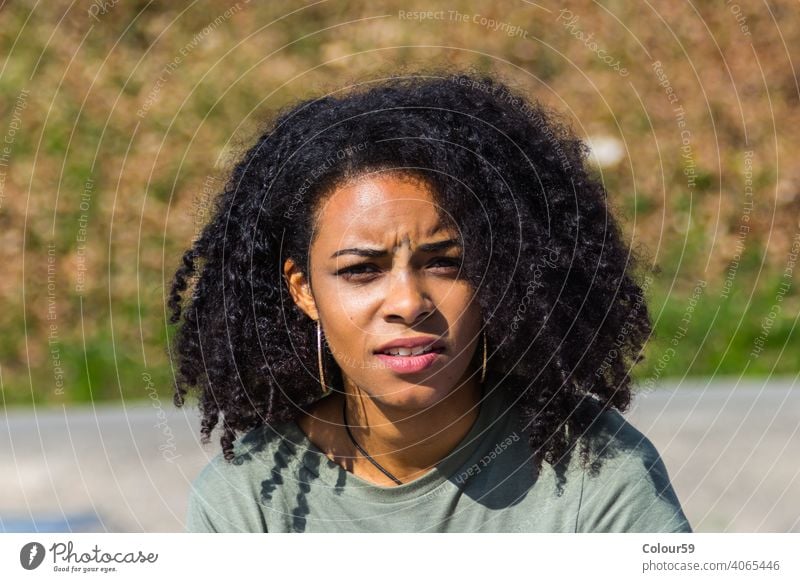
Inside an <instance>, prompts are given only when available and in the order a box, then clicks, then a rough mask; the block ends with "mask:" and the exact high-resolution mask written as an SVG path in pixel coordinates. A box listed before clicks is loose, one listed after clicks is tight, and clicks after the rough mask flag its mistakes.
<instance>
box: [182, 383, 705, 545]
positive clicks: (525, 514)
mask: <svg viewBox="0 0 800 582" xmlns="http://www.w3.org/2000/svg"><path fill="white" fill-rule="evenodd" d="M524 428H525V427H524V423H523V422H521V420H520V416H519V413H518V412H517V410H516V408H515V407H514V406H513V403H512V399H511V398H510V397H509V396H508V395H506V394H505V393H503V392H502V391H501V390H499V389H495V390H493V391H492V392H491V393H490V395H489V396H487V397H485V398H484V399H483V400H482V401H481V404H480V409H479V413H478V417H477V419H476V421H475V422H474V424H473V425H472V427H471V429H470V430H469V432H468V434H467V435H466V436H465V437H464V438H463V439H462V441H461V442H460V443H459V445H458V446H457V447H456V448H455V449H454V450H453V451H452V452H451V453H450V454H449V455H448V456H447V457H445V458H444V459H443V460H442V461H441V462H440V463H439V464H437V465H436V466H435V467H434V468H433V469H431V470H430V471H428V472H427V473H425V474H424V475H422V476H420V477H419V478H417V479H415V480H413V481H410V482H407V483H404V484H402V485H398V486H386V487H383V486H378V485H375V484H372V483H370V482H368V481H366V480H364V479H361V478H360V477H357V476H356V475H354V474H353V473H350V472H348V471H346V470H345V469H344V468H343V467H341V466H340V465H338V464H337V463H334V462H333V461H332V460H330V459H329V458H328V457H326V456H325V454H324V453H322V451H320V450H319V449H318V448H317V447H316V446H315V445H314V444H313V443H312V442H311V441H310V440H309V439H308V437H307V436H306V435H305V433H304V432H303V431H302V430H301V429H300V427H299V426H298V425H297V424H296V423H295V422H291V423H284V424H281V425H278V426H272V427H271V426H267V425H264V426H261V427H258V428H256V429H253V430H251V431H250V432H248V433H247V434H245V435H244V436H242V437H240V438H239V439H237V440H236V442H235V443H234V453H235V455H236V457H235V459H234V460H233V461H232V462H231V463H229V462H227V461H225V459H224V458H223V457H222V454H221V453H219V454H217V456H215V457H214V458H213V459H212V460H211V462H210V463H209V464H208V465H207V466H206V467H205V468H204V469H203V470H202V471H201V472H200V474H199V475H198V476H197V477H196V478H195V479H194V481H193V483H192V488H191V492H190V496H189V505H188V512H187V521H186V527H187V530H188V531H191V532H664V533H667V532H691V531H692V529H691V527H690V525H689V522H688V520H687V519H686V516H685V515H684V513H683V510H682V509H681V506H680V503H679V501H678V498H677V497H676V495H675V492H674V491H673V488H672V486H671V484H670V481H669V476H668V474H667V469H666V467H665V466H664V463H663V462H662V460H661V458H660V456H659V454H658V452H657V450H656V449H655V447H654V446H653V444H652V443H651V442H650V441H649V440H648V439H647V438H646V437H644V436H643V435H642V433H640V432H639V431H638V430H637V429H636V428H634V427H633V426H632V425H631V424H629V423H628V422H627V421H626V420H625V418H624V417H623V416H622V415H620V414H619V413H617V412H616V411H610V410H606V411H603V412H601V413H600V414H599V415H598V417H597V420H596V421H595V422H594V424H593V425H592V426H591V428H590V429H589V430H587V431H586V433H584V435H582V437H581V438H582V439H583V438H592V439H593V441H592V442H596V443H600V444H601V445H602V446H600V447H597V448H596V450H597V455H596V457H593V458H597V459H600V460H601V461H602V463H601V465H600V470H599V472H598V473H597V474H596V475H591V474H590V473H589V472H588V471H587V470H584V469H583V468H582V467H581V466H580V464H579V455H578V454H577V450H575V453H574V454H572V455H570V457H569V459H568V460H564V461H562V462H561V463H560V464H557V467H559V468H563V470H562V471H559V472H560V473H561V474H562V475H563V477H564V478H563V479H557V472H556V471H555V470H554V469H553V467H552V466H551V465H550V464H548V463H543V464H542V469H541V472H538V473H537V472H535V470H534V467H533V463H532V454H531V453H532V450H531V448H530V445H529V444H528V442H527V434H526V432H525V430H524Z"/></svg>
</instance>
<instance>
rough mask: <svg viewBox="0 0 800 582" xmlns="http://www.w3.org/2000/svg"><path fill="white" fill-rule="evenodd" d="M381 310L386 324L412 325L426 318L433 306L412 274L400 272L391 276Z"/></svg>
mask: <svg viewBox="0 0 800 582" xmlns="http://www.w3.org/2000/svg"><path fill="white" fill-rule="evenodd" d="M381 310H382V314H383V318H384V319H385V320H386V321H388V322H395V323H396V322H403V323H405V324H406V325H413V324H414V323H417V322H418V321H421V320H423V319H425V318H426V317H428V316H429V315H430V314H431V313H432V312H433V310H434V305H433V301H432V300H431V298H430V296H429V295H428V293H427V292H426V290H425V289H424V286H423V285H421V284H420V281H419V278H418V277H417V276H415V274H414V272H413V271H409V270H402V271H401V272H398V273H396V274H393V275H392V277H391V280H390V283H389V289H388V291H387V293H386V297H385V298H384V300H383V305H382V308H381Z"/></svg>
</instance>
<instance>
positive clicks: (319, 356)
mask: <svg viewBox="0 0 800 582" xmlns="http://www.w3.org/2000/svg"><path fill="white" fill-rule="evenodd" d="M317 361H318V362H319V383H320V384H321V385H322V395H323V396H327V395H328V394H329V393H330V388H328V386H327V385H326V384H325V372H323V371H322V328H321V327H320V325H319V319H318V320H317Z"/></svg>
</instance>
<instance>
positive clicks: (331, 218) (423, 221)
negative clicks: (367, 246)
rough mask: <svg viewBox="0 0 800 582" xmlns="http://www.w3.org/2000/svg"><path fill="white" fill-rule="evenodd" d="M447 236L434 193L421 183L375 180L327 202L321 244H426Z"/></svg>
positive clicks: (378, 177)
mask: <svg viewBox="0 0 800 582" xmlns="http://www.w3.org/2000/svg"><path fill="white" fill-rule="evenodd" d="M441 230H445V227H444V225H443V223H442V221H441V220H440V217H439V208H438V206H437V203H436V201H435V200H434V198H433V196H432V194H431V190H430V187H429V186H428V185H427V184H425V183H424V182H422V181H420V180H419V179H416V178H413V177H406V176H402V177H401V176H395V175H389V174H372V175H370V176H367V177H363V178H361V179H358V180H356V181H351V182H348V183H346V184H344V185H342V186H340V187H339V188H337V189H336V190H335V191H334V192H333V193H332V194H331V195H330V196H328V197H327V199H326V200H325V201H324V202H323V204H322V207H321V208H320V213H319V216H318V222H317V233H316V234H317V238H318V242H319V243H320V244H325V245H330V244H333V245H337V244H339V243H340V242H347V241H351V242H352V241H355V240H361V241H374V242H391V241H393V240H396V241H397V243H396V244H399V241H400V240H409V241H410V242H411V243H412V244H414V243H416V241H417V240H425V239H427V238H429V237H431V236H432V235H434V234H435V233H436V232H439V231H441Z"/></svg>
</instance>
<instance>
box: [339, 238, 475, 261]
mask: <svg viewBox="0 0 800 582" xmlns="http://www.w3.org/2000/svg"><path fill="white" fill-rule="evenodd" d="M457 246H461V243H460V242H459V241H458V239H455V238H450V239H447V240H440V241H437V242H432V243H426V244H422V245H419V246H418V247H417V249H418V250H420V251H422V252H423V253H436V252H439V251H443V250H446V249H449V248H452V247H457ZM388 254H389V252H388V251H387V250H386V249H373V248H356V247H354V248H349V249H341V250H338V251H336V252H335V253H333V254H332V255H331V258H332V259H335V258H336V257H338V256H340V255H357V256H359V257H370V258H375V259H376V258H380V257H385V256H386V255H388Z"/></svg>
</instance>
